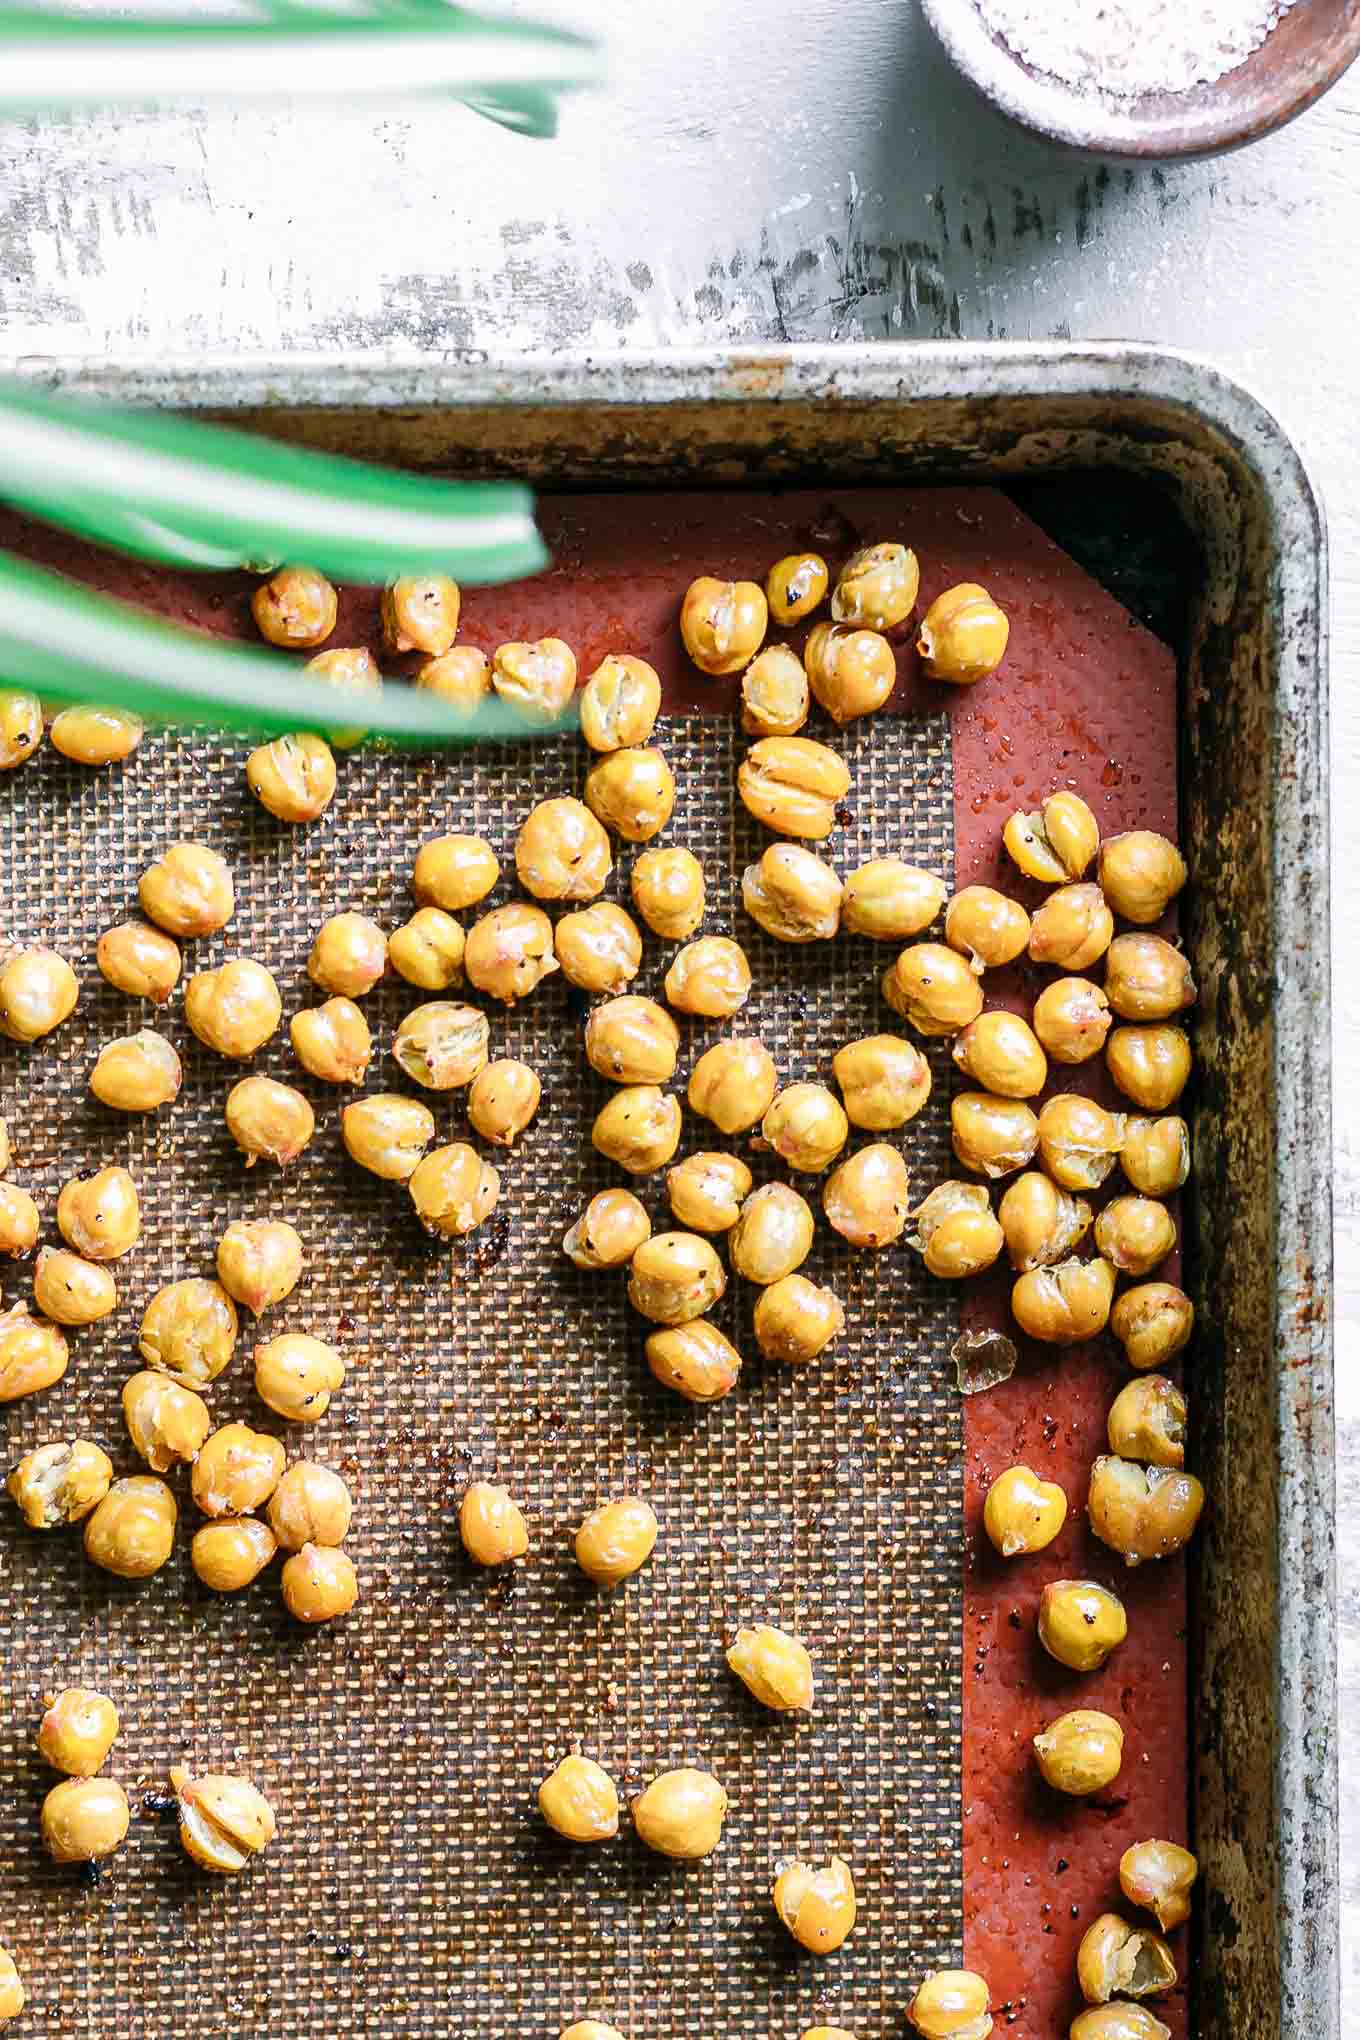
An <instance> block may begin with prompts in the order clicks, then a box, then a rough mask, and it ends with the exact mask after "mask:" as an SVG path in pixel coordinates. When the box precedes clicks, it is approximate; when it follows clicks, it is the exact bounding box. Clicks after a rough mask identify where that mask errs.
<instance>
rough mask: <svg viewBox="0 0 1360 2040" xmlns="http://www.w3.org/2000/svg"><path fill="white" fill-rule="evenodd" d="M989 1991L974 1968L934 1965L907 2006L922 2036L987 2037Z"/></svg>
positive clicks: (928, 2039)
mask: <svg viewBox="0 0 1360 2040" xmlns="http://www.w3.org/2000/svg"><path fill="white" fill-rule="evenodd" d="M991 2001H992V2000H991V1993H990V1992H989V1991H988V1989H987V1980H986V1978H985V1977H982V1976H979V1975H978V1973H977V1971H976V1970H975V1969H934V1970H932V1971H931V1973H930V1975H929V1976H927V1977H925V1978H924V1979H923V1981H922V1982H921V1984H920V1986H919V1988H918V1989H917V1992H916V1995H915V1997H914V1998H913V1999H912V2001H911V2004H910V2005H909V2006H908V2008H907V2017H908V2018H909V2019H910V2021H911V2023H912V2025H913V2026H914V2027H915V2028H916V2030H917V2032H918V2033H921V2034H924V2035H925V2040H987V2035H988V2034H989V2033H990V2032H991V2030H992V2018H991V2011H990V2006H991Z"/></svg>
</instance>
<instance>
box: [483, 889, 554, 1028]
mask: <svg viewBox="0 0 1360 2040" xmlns="http://www.w3.org/2000/svg"><path fill="white" fill-rule="evenodd" d="M463 967H464V969H465V970H466V972H467V977H468V983H469V984H471V985H475V986H476V987H477V990H478V991H479V992H486V993H487V994H488V996H489V997H491V998H493V999H500V1000H501V1002H502V1003H503V1004H504V1005H507V1006H513V1005H514V1003H515V1001H516V1000H517V999H527V998H528V996H529V994H530V992H532V991H533V990H534V989H535V987H536V986H538V985H540V984H542V982H543V980H544V978H545V977H551V975H552V973H553V972H554V971H555V970H556V969H557V958H556V956H555V955H554V954H553V929H552V922H551V921H550V920H549V919H548V917H547V915H546V914H545V913H544V911H543V909H542V907H530V906H525V905H524V904H523V903H522V902H521V901H519V900H515V901H513V902H512V903H511V904H510V905H509V906H506V907H493V908H492V910H491V912H490V913H489V914H483V916H482V918H481V920H480V921H477V922H476V923H474V925H473V927H472V929H471V932H470V933H469V935H468V939H467V947H466V949H465V950H464V951H463Z"/></svg>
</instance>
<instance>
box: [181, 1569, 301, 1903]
mask: <svg viewBox="0 0 1360 2040" xmlns="http://www.w3.org/2000/svg"><path fill="white" fill-rule="evenodd" d="M285 1570H286V1568H285ZM170 1784H171V1788H172V1789H173V1791H174V1793H175V1796H176V1798H177V1799H178V1800H179V1839H180V1845H181V1847H182V1848H183V1850H184V1852H185V1854H186V1855H187V1856H189V1857H191V1858H192V1859H193V1861H194V1862H195V1863H197V1864H198V1865H199V1866H200V1867H201V1868H202V1869H204V1870H217V1871H220V1872H221V1873H222V1874H223V1875H225V1876H231V1875H235V1873H236V1872H237V1871H240V1870H244V1869H245V1868H246V1866H247V1865H248V1864H249V1862H250V1859H251V1857H252V1856H258V1855H259V1853H260V1851H261V1850H262V1849H266V1848H268V1846H269V1844H270V1842H272V1841H273V1839H274V1834H275V1822H274V1809H273V1807H272V1806H271V1805H270V1804H269V1801H268V1800H267V1799H266V1798H265V1796H264V1794H263V1793H262V1792H257V1791H256V1789H255V1787H254V1786H253V1785H251V1784H248V1783H247V1781H246V1780H245V1779H244V1778H228V1777H225V1776H224V1775H223V1774H222V1773H221V1772H219V1771H205V1772H203V1773H202V1775H201V1776H199V1777H196V1778H195V1777H191V1776H190V1774H189V1772H188V1771H187V1770H186V1769H185V1767H184V1766H183V1765H182V1764H176V1765H175V1767H174V1769H173V1770H172V1771H171V1773H170Z"/></svg>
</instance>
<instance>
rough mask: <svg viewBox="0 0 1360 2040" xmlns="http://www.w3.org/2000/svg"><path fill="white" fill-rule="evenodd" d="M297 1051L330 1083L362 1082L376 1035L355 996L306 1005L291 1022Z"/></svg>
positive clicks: (303, 1061) (314, 1073)
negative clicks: (357, 1004) (370, 1029)
mask: <svg viewBox="0 0 1360 2040" xmlns="http://www.w3.org/2000/svg"><path fill="white" fill-rule="evenodd" d="M288 1035H289V1039H290V1040H291V1041H292V1044H293V1053H294V1055H295V1056H296V1057H297V1059H298V1061H299V1062H300V1063H301V1064H302V1067H303V1069H304V1070H306V1071H307V1072H308V1074H309V1075H311V1076H313V1077H320V1078H321V1079H322V1081H323V1082H324V1083H327V1084H362V1082H363V1081H364V1078H365V1076H366V1075H367V1073H368V1065H369V1063H370V1062H371V1061H372V1059H373V1036H372V1035H371V1034H370V1033H369V1029H368V1022H367V1020H365V1018H364V1016H363V1014H362V1013H361V1012H360V1011H359V1008H358V1007H357V1006H356V1005H355V1003H354V1001H353V999H327V1000H326V1001H325V1002H324V1004H322V1005H320V1006H306V1007H304V1008H303V1010H302V1012H300V1013H295V1014H294V1015H293V1017H292V1019H291V1020H290V1021H289V1023H288Z"/></svg>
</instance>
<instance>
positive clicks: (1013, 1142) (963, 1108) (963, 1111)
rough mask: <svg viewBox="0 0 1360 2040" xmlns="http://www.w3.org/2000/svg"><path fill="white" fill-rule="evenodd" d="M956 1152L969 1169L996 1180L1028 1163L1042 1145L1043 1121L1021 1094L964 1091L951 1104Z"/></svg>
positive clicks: (951, 1129)
mask: <svg viewBox="0 0 1360 2040" xmlns="http://www.w3.org/2000/svg"><path fill="white" fill-rule="evenodd" d="M949 1127H950V1134H951V1137H952V1139H953V1143H954V1153H955V1154H956V1155H957V1156H958V1158H959V1160H960V1161H961V1162H962V1163H963V1166H964V1168H965V1169H975V1170H976V1171H977V1173H978V1175H979V1176H990V1177H991V1178H992V1179H993V1180H994V1181H995V1180H996V1179H997V1178H998V1177H1001V1176H1011V1175H1014V1173H1015V1171H1016V1170H1017V1169H1023V1168H1026V1167H1028V1165H1029V1163H1030V1162H1032V1161H1033V1159H1034V1150H1035V1149H1036V1148H1037V1146H1038V1145H1039V1122H1038V1120H1037V1119H1036V1118H1035V1116H1034V1114H1033V1113H1032V1112H1031V1111H1030V1109H1029V1106H1028V1105H1025V1104H1022V1103H1021V1101H1020V1100H1019V1099H1018V1098H993V1097H992V1095H991V1094H990V1092H988V1091H960V1092H959V1093H958V1095H957V1097H956V1098H955V1099H954V1100H953V1102H952V1103H951V1105H950V1107H949Z"/></svg>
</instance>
